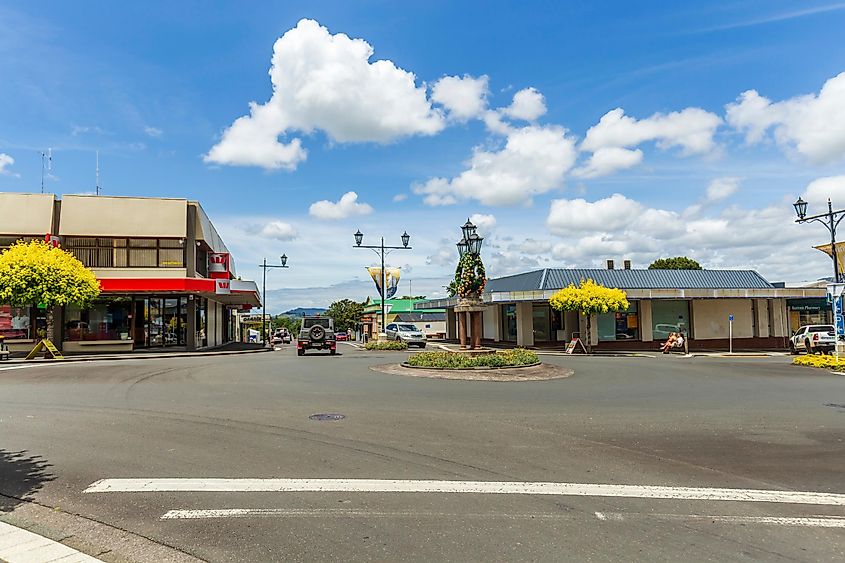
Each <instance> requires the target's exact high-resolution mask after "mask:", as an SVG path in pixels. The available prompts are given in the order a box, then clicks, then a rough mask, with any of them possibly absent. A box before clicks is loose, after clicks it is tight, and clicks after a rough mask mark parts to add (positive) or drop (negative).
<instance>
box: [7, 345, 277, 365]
mask: <svg viewBox="0 0 845 563" xmlns="http://www.w3.org/2000/svg"><path fill="white" fill-rule="evenodd" d="M261 352H273V349H272V348H260V349H258V350H218V351H208V352H173V353H170V354H155V353H150V354H146V353H145V354H122V355H106V354H104V355H102V356H65V357H64V359H62V360H50V359H45V358H35V359H32V360H24V359H20V358H15V359H12V360H7V361H6V362H3V363H2V364H0V366H2V365H30V364H50V365H55V364H61V363H67V362H105V361H109V362H111V361H115V360H151V359H159V360H160V359H168V358H169V359H176V358H202V357H205V356H237V355H239V354H257V353H261Z"/></svg>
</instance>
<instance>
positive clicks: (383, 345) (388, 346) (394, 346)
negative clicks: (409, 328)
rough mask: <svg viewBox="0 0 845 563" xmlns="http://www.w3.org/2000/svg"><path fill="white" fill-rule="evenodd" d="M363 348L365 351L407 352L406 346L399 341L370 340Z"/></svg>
mask: <svg viewBox="0 0 845 563" xmlns="http://www.w3.org/2000/svg"><path fill="white" fill-rule="evenodd" d="M364 348H366V349H367V350H407V349H408V345H407V344H405V343H404V342H402V341H401V340H370V341H369V342H367V344H366V345H365V346H364Z"/></svg>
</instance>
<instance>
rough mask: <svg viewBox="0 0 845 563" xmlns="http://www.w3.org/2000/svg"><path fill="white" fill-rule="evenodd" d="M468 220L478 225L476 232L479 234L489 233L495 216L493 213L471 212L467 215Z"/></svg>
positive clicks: (494, 224)
mask: <svg viewBox="0 0 845 563" xmlns="http://www.w3.org/2000/svg"><path fill="white" fill-rule="evenodd" d="M469 220H470V222H471V223H472V224H473V225H475V226H476V227H478V232H479V234H480V235H481V236H485V234H484V233H489V232H490V231H492V230H493V227H495V226H496V217H495V216H493V215H483V214H481V213H473V214H472V215H470V217H469Z"/></svg>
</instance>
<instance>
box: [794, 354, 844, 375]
mask: <svg viewBox="0 0 845 563" xmlns="http://www.w3.org/2000/svg"><path fill="white" fill-rule="evenodd" d="M792 365H796V366H806V367H810V368H822V369H829V370H831V371H838V372H845V357H844V358H842V359H840V360H838V361H837V359H836V356H824V355H822V356H816V355H814V354H808V355H806V356H798V357H796V358H794V359H793V360H792Z"/></svg>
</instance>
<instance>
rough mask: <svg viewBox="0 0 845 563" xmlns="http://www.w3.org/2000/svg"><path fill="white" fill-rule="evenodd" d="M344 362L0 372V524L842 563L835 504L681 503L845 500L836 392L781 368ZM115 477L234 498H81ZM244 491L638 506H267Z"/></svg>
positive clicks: (258, 542)
mask: <svg viewBox="0 0 845 563" xmlns="http://www.w3.org/2000/svg"><path fill="white" fill-rule="evenodd" d="M342 352H343V353H342V355H338V356H328V355H324V356H320V355H317V354H314V355H307V356H305V357H304V358H297V357H296V356H295V353H294V351H293V350H292V349H287V350H282V351H278V352H274V353H263V354H248V355H240V356H231V357H225V356H224V357H204V358H191V359H187V358H177V359H149V360H138V361H135V360H132V361H114V362H96V363H67V364H63V365H57V366H52V365H51V366H42V365H39V366H34V367H27V368H23V369H4V366H3V365H2V364H0V495H2V496H0V520H5V521H8V522H12V523H16V524H18V525H22V526H25V527H28V528H30V529H33V530H34V531H38V532H39V533H43V534H45V535H49V536H52V537H54V539H62V538H66V543H68V544H71V545H75V546H77V547H78V548H80V549H83V550H84V551H87V552H88V553H91V554H93V555H98V554H99V555H100V557H101V558H102V559H104V560H112V561H124V560H146V561H164V560H168V559H172V560H180V559H182V560H188V559H190V557H191V556H193V557H196V558H199V559H203V560H209V561H293V560H297V561H316V560H320V561H324V560H343V561H351V560H359V561H363V560H367V561H370V560H381V561H395V560H414V561H562V560H571V561H630V560H641V561H643V560H648V561H678V560H687V561H711V560H712V561H726V560H727V561H745V560H765V561H777V560H801V561H833V560H837V561H841V560H843V559H845V506H842V505H841V504H840V505H836V504H812V503H804V502H799V503H792V502H780V501H778V502H750V501H748V500H737V498H734V497H730V496H729V498H727V499H724V500H723V499H720V498H719V494H721V493H719V494H716V495H715V496H713V497H712V498H711V497H707V498H708V499H709V500H702V499H701V498H695V499H688V498H678V495H676V492H677V491H681V490H682V489H680V488H687V487H695V488H719V489H723V488H730V489H755V490H756V489H762V490H774V491H812V492H818V493H838V494H841V493H845V442H843V440H845V377H839V376H836V375H831V374H829V373H826V372H823V371H820V370H812V369H809V368H796V367H792V366H790V365H788V362H789V358H786V357H776V358H747V359H733V358H730V359H729V358H692V359H688V358H682V357H678V356H672V357H656V358H619V357H612V358H599V357H589V358H585V357H565V356H545V357H544V358H543V359H544V361H548V362H551V363H556V364H559V365H563V366H566V367H569V368H571V369H573V370H574V371H575V374H574V375H573V376H572V377H570V378H567V379H558V380H552V381H545V382H519V383H491V382H468V381H451V380H436V379H424V378H412V377H402V376H395V375H387V374H383V373H377V372H374V371H372V370H370V369H369V367H370V366H371V365H375V364H383V363H386V362H390V361H394V360H398V359H401V358H402V354H401V353H399V354H397V353H387V352H381V353H374V352H365V351H362V350H358V349H354V348H352V347H351V346H348V345H344V346H343V347H342ZM318 413H338V414H343V415H345V418H343V419H342V420H337V421H317V420H312V419H310V418H309V417H310V416H311V415H314V414H318ZM125 478H135V479H145V480H155V479H193V480H195V481H191V482H190V483H193V484H194V486H195V487H196V488H199V489H202V488H203V487H205V488H206V489H207V488H208V487H209V486H210V485H209V483H213V481H207V480H209V479H220V478H228V479H233V480H234V481H230V482H227V483H229V484H231V485H232V488H233V489H238V490H217V491H209V490H181V491H173V490H155V489H156V487H159V488H160V489H166V488H167V487H166V486H163V485H162V483H163V482H162V481H149V483H151V485H150V487H152V489H151V490H145V491H137V492H132V491H128V492H83V491H85V490H86V489H88V488H89V486H91V485H92V484H93V483H95V482H98V481H100V480H103V479H106V480H108V479H125ZM243 479H333V480H339V479H342V480H346V479H378V480H392V481H391V483H393V484H394V485H392V486H396V485H395V484H396V483H400V484H401V486H402V487H406V488H409V490H416V489H415V488H416V487H419V486H421V485H420V483H421V482H432V481H433V482H440V481H448V482H454V481H460V482H465V481H471V482H482V483H481V484H480V485H477V484H476V485H473V486H476V487H481V488H482V489H483V488H485V487H487V486H488V484H489V482H496V483H499V482H508V483H510V482H526V481H527V482H550V483H569V484H605V485H609V486H610V485H631V486H635V487H634V488H633V489H631V488H625V487H621V488H618V489H619V491H623V492H619V493H618V494H617V492H613V491H616V488H612V487H611V488H612V489H613V491H611V492H610V493H607V495H608V496H594V495H593V494H591V493H590V492H589V491H587V492H583V491H581V489H579V487H581V485H573V486H572V487H574V488H572V490H573V491H581V492H577V493H572V494H547V495H540V494H485V492H490V491H486V490H485V491H476V492H386V491H385V490H384V487H386V486H387V485H385V484H384V482H381V481H380V482H376V484H375V485H372V486H373V487H374V489H373V490H371V491H369V492H366V491H365V492H362V491H361V490H359V489H360V482H358V481H353V482H347V481H343V482H335V481H332V482H331V483H333V486H334V487H336V490H332V491H314V490H305V491H303V490H296V491H287V492H284V491H272V492H271V491H266V490H265V491H258V490H251V488H259V489H260V488H262V487H263V486H264V485H261V483H264V484H265V485H266V484H267V483H268V482H265V481H242V480H243ZM104 483H109V482H108V481H105V482H104ZM182 483H183V484H184V483H185V482H182ZM296 483H298V484H297V485H296V486H299V484H301V483H302V482H301V481H297V482H296ZM321 483H323V482H321ZM171 484H172V482H171ZM218 485H219V482H218ZM227 486H228V485H227ZM227 486H223V487H222V488H224V489H225V488H227ZM436 486H439V485H436ZM567 486H568V485H567ZM642 486H659V487H666V488H668V489H665V490H668V491H670V493H669V494H668V495H667V496H668V497H669V498H651V497H653V496H654V495H653V494H652V493H651V492H645V493H642V491H653V489H648V488H643V487H642ZM188 488H190V487H188ZM490 488H491V489H495V486H490ZM581 488H583V487H581ZM567 490H569V489H567ZM631 490H634V492H633V493H631V492H630V491H631ZM661 490H662V489H661ZM624 491H628V492H624ZM637 491H640V492H637ZM602 494H605V493H602ZM628 494H632V495H633V496H626V495H628ZM679 494H680V493H679ZM696 494H697V493H696ZM681 496H682V495H681ZM832 497H835V495H832ZM836 498H840V499H841V498H845V497H836ZM233 509H241V510H240V511H238V512H232V510H233ZM227 510H228V512H227Z"/></svg>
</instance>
